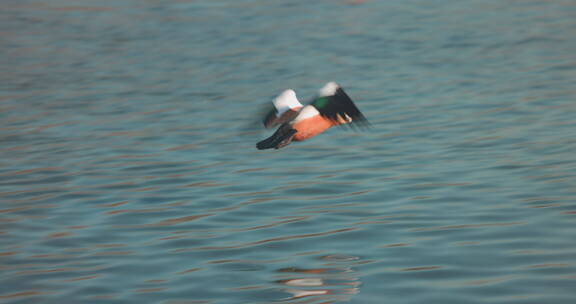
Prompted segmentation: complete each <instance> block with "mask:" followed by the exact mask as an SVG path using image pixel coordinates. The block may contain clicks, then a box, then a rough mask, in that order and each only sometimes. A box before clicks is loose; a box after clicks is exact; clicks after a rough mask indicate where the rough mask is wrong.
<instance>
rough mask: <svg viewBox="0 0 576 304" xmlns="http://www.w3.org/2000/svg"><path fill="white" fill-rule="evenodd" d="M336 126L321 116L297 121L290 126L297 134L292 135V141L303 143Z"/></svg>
mask: <svg viewBox="0 0 576 304" xmlns="http://www.w3.org/2000/svg"><path fill="white" fill-rule="evenodd" d="M336 125H337V124H336V123H334V122H333V121H331V120H330V119H327V118H325V117H323V116H321V115H316V116H313V117H310V118H307V119H304V120H302V121H298V122H296V123H294V124H293V125H292V128H293V129H295V130H296V131H297V132H296V134H295V135H294V139H293V140H294V141H303V140H306V139H308V138H311V137H314V136H316V135H318V134H320V133H322V132H324V131H326V130H328V129H330V128H331V127H333V126H336Z"/></svg>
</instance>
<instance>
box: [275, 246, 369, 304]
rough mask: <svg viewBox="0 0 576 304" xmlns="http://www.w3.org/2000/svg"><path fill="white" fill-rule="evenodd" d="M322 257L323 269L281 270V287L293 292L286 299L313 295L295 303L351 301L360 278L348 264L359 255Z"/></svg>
mask: <svg viewBox="0 0 576 304" xmlns="http://www.w3.org/2000/svg"><path fill="white" fill-rule="evenodd" d="M320 259H322V260H325V261H327V262H328V263H326V266H327V267H323V268H310V269H304V268H297V267H289V268H282V269H279V270H278V272H280V273H283V275H282V277H283V278H282V279H280V280H277V281H276V282H277V283H279V284H282V285H285V286H286V288H283V289H282V290H283V291H284V292H287V293H289V294H291V297H290V298H287V299H285V301H292V300H298V299H302V298H307V297H310V298H309V299H310V301H305V302H300V301H298V302H293V303H313V302H315V300H321V301H322V302H321V303H337V302H343V301H348V300H350V298H351V297H352V296H353V295H355V294H357V293H358V292H359V286H360V281H359V279H358V278H357V277H356V276H355V271H354V270H353V269H352V267H350V266H349V265H348V264H350V263H349V262H351V261H355V260H357V259H358V258H357V257H353V256H342V255H328V256H322V257H320Z"/></svg>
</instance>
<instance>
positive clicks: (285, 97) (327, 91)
mask: <svg viewBox="0 0 576 304" xmlns="http://www.w3.org/2000/svg"><path fill="white" fill-rule="evenodd" d="M273 104H274V109H272V110H271V111H270V112H269V113H268V114H267V115H266V116H265V118H264V120H263V124H264V127H266V128H271V127H274V126H277V125H280V127H279V128H278V130H276V132H275V133H274V134H272V136H270V137H268V138H267V139H265V140H262V141H260V142H258V143H257V144H256V148H258V149H259V150H264V149H271V148H274V149H280V148H282V147H285V146H287V145H288V144H290V143H291V142H292V141H304V140H307V139H309V138H312V137H314V136H316V135H318V134H320V133H322V132H324V131H326V130H328V129H330V128H331V127H334V126H339V125H346V124H350V125H352V126H354V125H356V124H358V125H360V126H367V125H368V121H367V120H366V118H365V117H364V115H363V114H362V113H361V112H360V110H358V108H357V107H356V105H355V104H354V102H353V101H352V99H350V97H349V96H348V94H346V92H344V90H343V89H342V87H340V86H339V85H338V84H337V83H335V82H329V83H327V84H326V85H324V87H322V88H321V89H320V91H319V94H318V96H317V97H316V98H314V100H313V101H312V102H311V103H310V104H309V105H306V106H303V105H302V104H301V103H300V101H298V98H297V97H296V93H295V92H294V90H286V91H284V92H282V93H281V94H280V95H278V97H276V98H275V99H274V100H273Z"/></svg>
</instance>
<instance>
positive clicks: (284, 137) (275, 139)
mask: <svg viewBox="0 0 576 304" xmlns="http://www.w3.org/2000/svg"><path fill="white" fill-rule="evenodd" d="M294 134H296V130H294V129H292V127H290V125H288V124H284V125H282V126H281V127H280V128H278V130H276V132H274V134H272V136H270V137H268V138H266V139H265V140H263V141H260V142H259V143H257V144H256V148H258V150H265V149H272V148H274V149H280V148H282V147H284V146H287V145H288V144H289V143H290V142H292V138H293V137H294Z"/></svg>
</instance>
